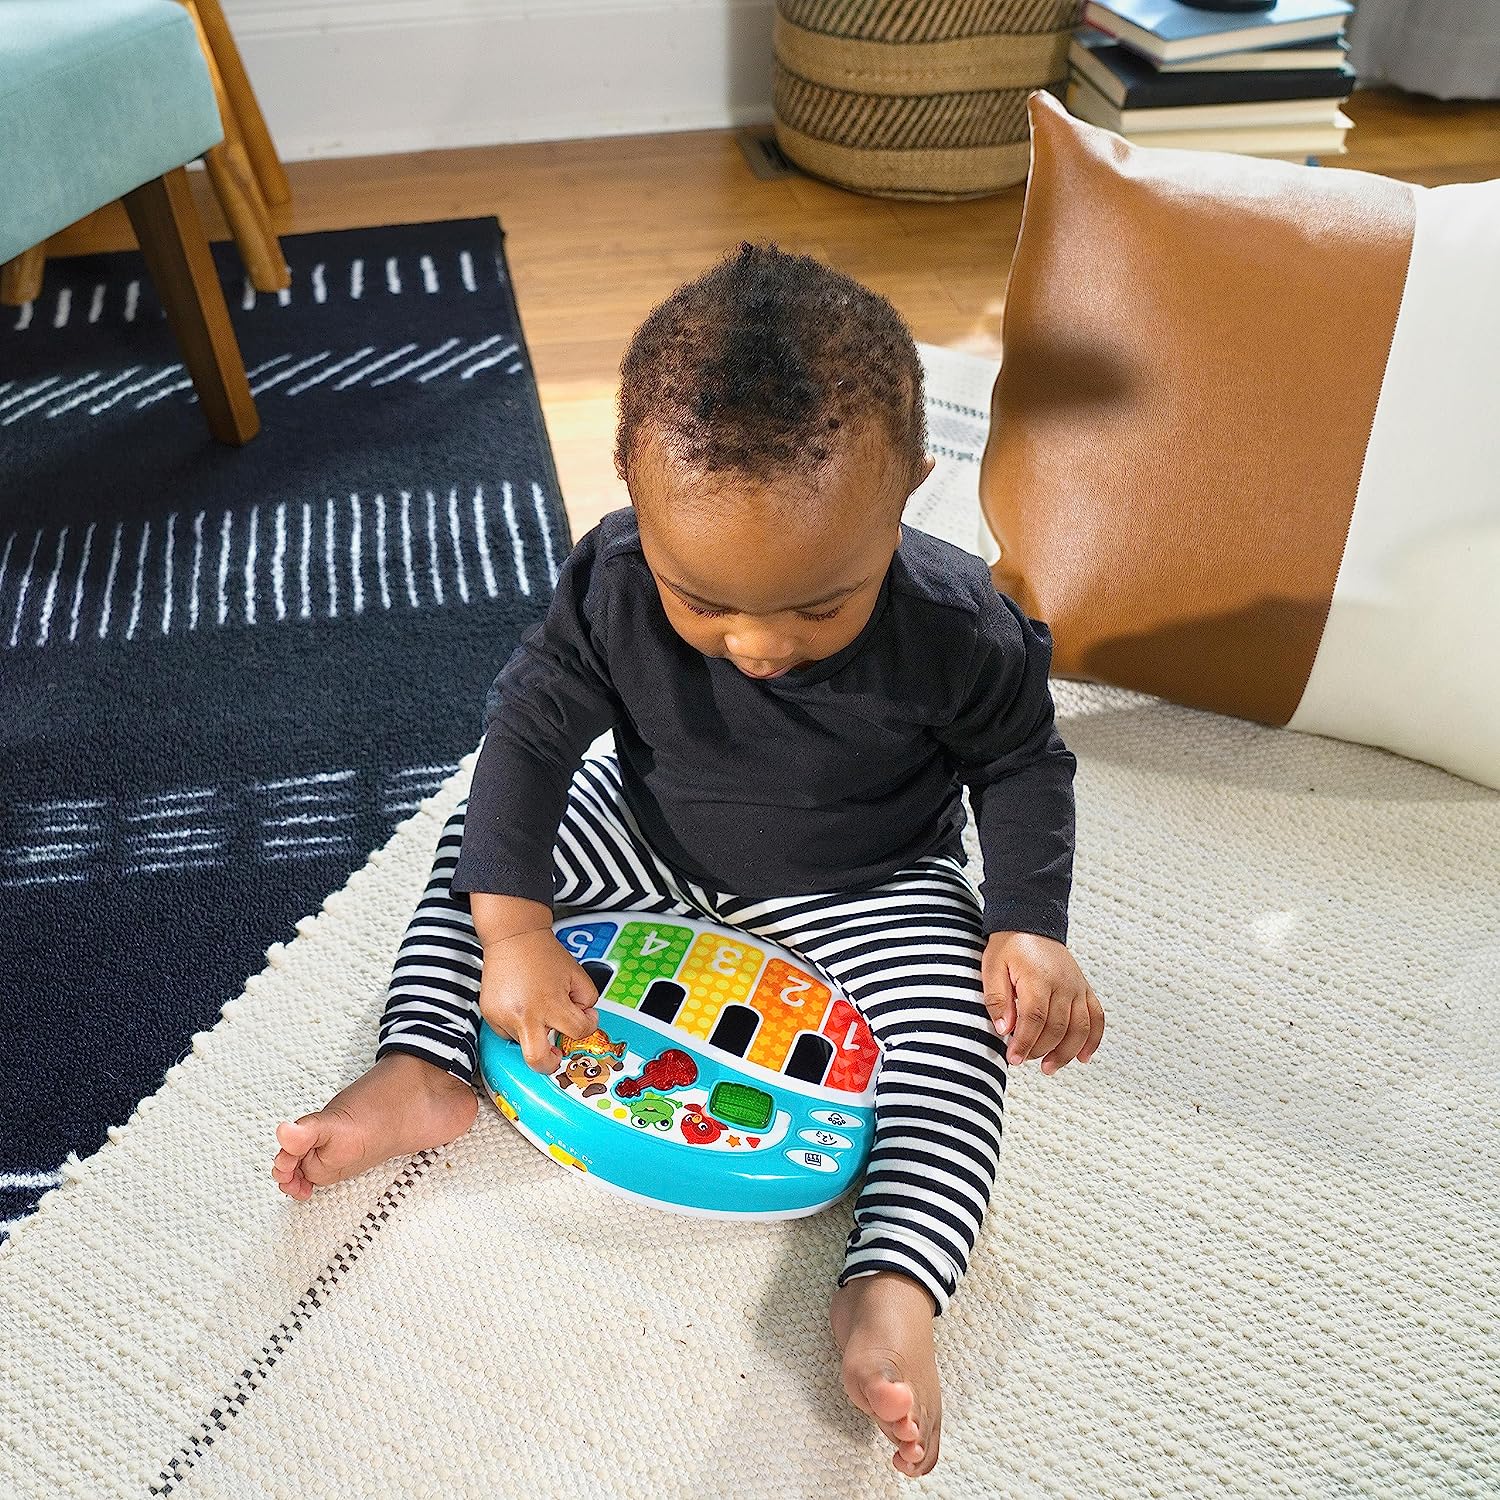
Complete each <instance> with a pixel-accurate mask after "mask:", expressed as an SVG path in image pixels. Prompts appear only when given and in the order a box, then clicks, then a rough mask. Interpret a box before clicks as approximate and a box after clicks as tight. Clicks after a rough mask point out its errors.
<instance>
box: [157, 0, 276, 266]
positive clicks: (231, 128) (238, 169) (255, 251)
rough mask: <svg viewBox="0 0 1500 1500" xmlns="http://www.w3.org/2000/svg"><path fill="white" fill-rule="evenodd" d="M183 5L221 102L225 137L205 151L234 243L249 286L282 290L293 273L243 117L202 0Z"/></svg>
mask: <svg viewBox="0 0 1500 1500" xmlns="http://www.w3.org/2000/svg"><path fill="white" fill-rule="evenodd" d="M183 4H184V5H185V6H186V7H187V11H188V14H189V15H190V16H192V18H193V24H194V25H195V26H196V27H197V28H198V44H199V46H200V47H201V48H202V50H203V60H204V62H206V63H207V64H208V74H209V77H210V78H211V79H212V80H213V85H214V94H215V96H216V97H217V99H218V101H219V118H220V119H221V120H222V121H223V123H224V139H223V141H222V143H221V144H219V145H217V146H214V147H212V148H210V149H209V150H208V151H207V152H206V153H205V154H204V158H203V161H204V165H205V166H206V167H207V168H208V176H209V180H210V181H211V182H212V183H213V186H214V192H215V193H216V194H217V195H218V199H219V205H220V207H221V208H223V210H224V217H225V218H226V219H228V220H229V228H230V231H231V233H233V235H234V240H235V243H236V244H237V245H238V246H239V247H240V255H241V256H242V257H243V259H244V262H245V269H246V271H248V272H249V274H250V284H251V286H253V287H254V288H255V290H256V291H258V292H278V291H280V290H281V289H282V288H283V287H288V286H290V285H291V284H292V274H291V272H290V271H289V270H287V264H286V258H285V257H284V256H283V255H282V253H281V242H280V241H279V240H278V239H277V238H276V231H275V229H274V228H273V227H272V225H271V211H270V210H269V209H268V208H267V207H266V200H265V198H264V196H263V195H262V194H261V190H260V184H259V183H258V182H257V181H256V180H255V171H254V169H253V168H252V167H251V165H250V157H249V155H248V153H247V152H246V150H245V143H244V141H243V140H242V139H241V138H240V125H239V118H238V116H237V115H236V114H235V111H234V107H233V105H232V104H231V103H230V101H229V94H228V92H227V90H226V89H225V87H224V80H223V78H222V77H221V76H220V75H219V68H218V64H217V63H216V62H215V60H214V53H213V48H212V47H211V46H210V45H209V41H208V36H207V33H206V31H205V30H204V24H203V17H202V15H201V14H200V12H199V8H198V0H183Z"/></svg>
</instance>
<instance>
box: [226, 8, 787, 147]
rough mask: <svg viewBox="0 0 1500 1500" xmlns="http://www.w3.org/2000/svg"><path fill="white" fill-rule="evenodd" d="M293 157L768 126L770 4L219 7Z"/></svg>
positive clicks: (278, 139) (277, 135)
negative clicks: (753, 124) (759, 123)
mask: <svg viewBox="0 0 1500 1500" xmlns="http://www.w3.org/2000/svg"><path fill="white" fill-rule="evenodd" d="M224 8H225V11H226V13H227V15H228V17H229V21H230V25H231V26H232V27H233V29H234V32H235V35H236V37H237V38H238V39H239V44H240V50H241V52H242V53H243V54H244V57H245V64H246V66H247V68H248V69H249V71H250V76H251V79H252V81H253V82H254V84H255V89H256V92H257V94H258V95H259V97H260V101H261V107H262V108H263V109H264V111H265V113H266V118H267V120H268V121H269V123H270V126H271V131H272V134H273V135H274V136H275V138H276V143H277V146H278V148H279V150H280V151H281V154H282V155H283V157H285V158H286V159H288V160H299V159H303V158H306V157H314V156H351V155H361V154H366V153H379V152H386V151H414V150H422V149H426V148H429V147H437V146H474V145H483V144H487V143H493V142H500V141H534V140H563V139H569V138H574V137H579V136H593V135H621V134H631V133H636V132H646V131H661V130H693V129H702V128H706V127H712V126H727V125H742V124H747V123H750V122H752V121H757V120H767V119H769V118H770V115H771V104H770V97H771V93H770V76H769V75H770V66H771V14H772V0H225V6H224Z"/></svg>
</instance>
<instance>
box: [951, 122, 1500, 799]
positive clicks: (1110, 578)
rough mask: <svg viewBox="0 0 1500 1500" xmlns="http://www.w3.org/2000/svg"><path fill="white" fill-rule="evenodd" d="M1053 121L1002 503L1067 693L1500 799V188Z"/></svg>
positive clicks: (993, 488)
mask: <svg viewBox="0 0 1500 1500" xmlns="http://www.w3.org/2000/svg"><path fill="white" fill-rule="evenodd" d="M1029 108H1030V115H1031V126H1032V141H1031V153H1032V154H1031V177H1030V181H1029V184H1028V187H1027V192H1026V204H1025V211H1024V215H1023V219H1022V225H1021V236H1020V241H1019V244H1018V246H1017V249H1016V255H1015V260H1014V263H1013V266H1012V270H1011V276H1010V283H1009V288H1008V291H1007V294H1006V305H1005V322H1004V333H1003V339H1004V358H1003V364H1002V366H1001V371H1000V376H999V379H998V380H997V382H996V385H995V391H994V400H993V409H992V426H991V431H990V438H989V443H988V447H987V449H986V452H985V455H984V464H983V469H982V473H981V479H980V489H981V496H982V500H983V505H984V511H985V516H986V519H987V520H988V522H989V524H990V527H991V529H992V530H993V531H994V533H995V538H996V540H997V542H998V543H999V546H1000V549H1001V555H1000V560H999V562H997V563H996V565H995V580H996V583H997V584H998V585H999V586H1000V587H1001V588H1002V589H1004V590H1005V591H1006V592H1007V593H1009V594H1010V595H1011V596H1012V597H1013V598H1015V599H1016V600H1017V601H1018V602H1019V603H1020V604H1021V605H1022V606H1023V608H1025V609H1026V610H1027V611H1028V612H1029V613H1031V614H1033V615H1035V616H1037V617H1039V618H1041V619H1044V620H1046V621H1048V622H1049V624H1050V625H1051V627H1052V630H1053V635H1054V638H1055V642H1056V652H1055V657H1054V670H1055V671H1056V672H1058V674H1059V675H1062V676H1076V677H1087V678H1092V679H1095V680H1099V681H1105V682H1112V683H1117V684H1120V685H1122V686H1126V687H1133V688H1138V689H1141V690H1144V691H1147V692H1151V693H1156V694H1159V695H1161V696H1163V697H1167V698H1171V699H1174V700H1176V701H1178V702H1181V703H1187V704H1191V705H1195V706H1197V707H1202V708H1210V709H1216V710H1219V711H1221V712H1224V713H1233V714H1238V715H1241V716H1243V717H1247V718H1253V719H1259V720H1262V721H1263V722H1266V723H1270V724H1287V725H1290V726H1291V727H1292V728H1297V729H1310V730H1314V731H1317V732H1320V733H1325V734H1332V735H1336V736H1339V737H1342V738H1347V739H1357V740H1363V741H1367V742H1369V743H1373V744H1379V745H1385V746H1387V747H1389V748H1392V749H1395V750H1398V751H1401V752H1402V753H1404V754H1408V755H1412V756H1416V757H1418V758H1420V759H1424V760H1431V761H1433V762H1435V763H1436V764H1439V765H1443V766H1446V767H1448V768H1449V769H1452V770H1456V771H1458V772H1459V773H1460V774H1463V775H1466V776H1469V777H1472V778H1473V779H1475V780H1479V781H1484V782H1487V783H1489V784H1491V785H1500V588H1497V584H1496V580H1497V579H1500V297H1497V296H1496V295H1495V292H1494V267H1495V266H1497V265H1500V182H1495V183H1482V184H1467V185H1462V186H1456V187H1444V188H1435V189H1425V188H1419V187H1412V186H1410V185H1408V184H1406V183H1400V182H1395V181H1391V180H1389V179H1386V178H1382V177H1374V176H1370V175H1368V174H1365V173H1359V172H1348V171H1342V170H1336V169H1329V168H1311V167H1301V166H1293V165H1290V164H1287V163H1282V162H1275V161H1257V160H1254V159H1252V158H1248V157H1234V156H1227V155H1220V154H1218V153H1210V152H1191V151H1170V150H1151V149H1141V148H1138V147H1135V146H1132V145H1130V144H1127V143H1126V142H1125V141H1123V140H1121V139H1120V138H1119V137H1118V136H1115V135H1112V134H1111V133H1109V132H1107V131H1103V130H1097V129H1095V128H1094V127H1092V126H1089V125H1085V124H1083V123H1081V122H1080V121H1077V120H1074V119H1072V118H1071V117H1070V116H1069V115H1067V114H1066V113H1065V112H1064V111H1063V109H1062V108H1061V106H1060V105H1059V104H1058V103H1057V102H1056V100H1054V99H1053V98H1052V97H1051V96H1050V95H1047V94H1036V95H1033V96H1032V98H1031V101H1030V106H1029Z"/></svg>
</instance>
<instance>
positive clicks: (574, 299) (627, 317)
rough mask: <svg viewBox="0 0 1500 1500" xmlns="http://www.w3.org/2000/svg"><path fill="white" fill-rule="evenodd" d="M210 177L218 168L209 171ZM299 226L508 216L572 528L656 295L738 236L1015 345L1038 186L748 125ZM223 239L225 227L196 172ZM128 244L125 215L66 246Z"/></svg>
mask: <svg viewBox="0 0 1500 1500" xmlns="http://www.w3.org/2000/svg"><path fill="white" fill-rule="evenodd" d="M1349 113H1350V114H1351V115H1352V116H1353V118H1354V120H1355V121H1356V124H1357V127H1358V128H1357V129H1356V130H1355V131H1354V132H1353V133H1352V135H1351V136H1350V151H1349V154H1348V155H1347V156H1346V157H1343V158H1341V159H1340V161H1339V163H1338V165H1339V166H1341V167H1354V168H1360V169H1363V170H1365V171H1373V172H1382V173H1386V174H1388V175H1390V176H1394V177H1400V178H1403V179H1405V180H1407V181H1410V182H1417V183H1422V184H1424V185H1428V186H1432V185H1436V184H1438V183H1444V182H1465V181H1479V180H1483V179H1486V178H1489V177H1494V176H1497V175H1500V104H1443V103H1437V102H1434V101H1432V100H1426V99H1418V98H1414V97H1412V96H1408V95H1402V94H1398V93H1394V92H1387V91H1384V90H1366V91H1361V92H1360V93H1358V94H1356V95H1355V96H1354V99H1353V100H1352V101H1351V104H1350V106H1349ZM192 175H193V177H194V178H195V179H201V177H202V174H201V173H194V174H192ZM288 175H289V176H290V178H291V183H292V193H293V197H292V202H291V204H290V206H289V207H287V208H284V209H276V210H273V214H274V217H275V218H276V221H277V228H278V229H279V230H280V231H281V232H283V233H295V232H299V231H305V230H314V229H334V228H348V227H353V226H357V225H363V224H379V223H397V222H403V221H419V220H429V219H442V218H456V217H463V216H470V215H478V214H495V215H498V217H499V219H500V221H501V223H502V224H503V225H504V226H505V230H506V254H507V256H508V257H509V260H510V265H511V269H512V272H513V274H514V277H515V283H516V289H517V294H518V297H519V299H520V304H521V316H522V319H523V321H524V324H525V328H526V336H527V340H528V342H529V344H530V346H531V352H532V357H533V360H534V362H535V366H536V371H537V376H538V381H539V384H540V388H541V397H542V405H543V408H544V410H545V412H546V417H547V426H548V429H549V431H550V433H551V436H552V442H553V446H554V448H555V450H556V454H557V464H558V471H559V476H560V479H561V482H562V490H563V496H564V498H565V499H566V501H567V505H568V511H569V515H570V517H571V518H572V523H573V527H574V531H575V533H581V532H582V531H584V530H586V529H587V528H588V527H589V526H591V525H592V524H593V522H594V521H595V519H597V517H598V516H599V515H601V514H602V513H603V512H604V511H606V510H608V509H611V508H612V507H614V506H616V505H618V504H620V503H622V501H623V499H624V487H623V486H622V485H621V484H620V482H619V480H618V479H617V478H616V477H615V474H614V469H613V465H612V463H611V459H610V451H611V447H612V442H613V426H614V411H613V404H614V382H615V371H616V368H617V366H618V363H619V359H620V355H621V353H622V352H623V350H624V347H625V341H626V340H627V338H628V337H629V335H630V333H631V330H632V329H633V328H634V327H635V326H636V324H637V323H638V322H639V321H640V320H641V318H642V317H644V316H645V314H646V313H647V311H649V309H650V308H651V307H652V305H653V304H654V303H656V302H657V301H659V300H660V299H661V298H662V297H664V296H666V295H667V293H668V292H670V291H671V289H672V288H673V287H674V286H676V285H677V284H678V283H679V282H681V281H683V280H686V279H687V278H688V277H690V276H693V275H695V274H696V273H697V272H698V271H700V270H702V269H703V268H704V267H706V266H707V265H708V264H709V263H710V262H712V261H713V260H714V259H715V258H716V257H717V256H719V255H720V254H722V253H723V252H724V251H726V250H728V249H731V248H733V246H734V245H736V244H737V243H738V242H739V241H740V240H741V239H773V240H775V241H776V242H777V243H778V244H780V245H782V246H783V247H784V248H786V249H789V250H798V251H803V252H806V253H807V254H810V255H816V256H818V257H819V258H820V259H822V260H825V261H827V262H828V263H829V264H831V265H835V266H838V267H839V268H840V269H841V270H844V271H847V272H848V273H849V274H850V275H852V276H856V277H858V278H859V279H860V280H861V281H863V282H865V283H867V284H868V285H870V286H872V287H874V288H875V289H876V290H878V291H880V292H882V293H883V294H884V295H885V296H887V297H889V298H890V299H891V301H892V302H893V303H895V305H896V306H897V307H898V308H899V309H900V311H901V312H902V314H903V315H904V316H905V318H906V319H907V321H908V322H909V323H910V325H911V327H912V329H913V331H914V332H915V334H916V336H917V337H918V338H919V339H922V340H925V341H927V342H929V343H935V344H946V345H949V346H951V347H954V348H962V349H970V350H974V351H977V352H981V353H997V352H998V349H999V332H1000V311H1001V307H1002V302H1003V291H1004V286H1005V277H1006V272H1007V270H1008V269H1009V266H1010V257H1011V251H1012V249H1013V247H1014V244H1015V237H1016V231H1017V229H1018V227H1019V224H1020V217H1021V189H1020V188H1014V189H1012V190H1010V191H1009V192H1006V193H1003V194H1000V195H998V196H996V197H993V198H986V199H981V200H977V201H974V202H969V203H953V204H932V203H896V202H886V201H884V200H881V199H874V198H862V197H859V196H857V195H856V194H853V193H846V192H843V191H841V190H840V189H838V188H834V187H830V186H828V185H827V184H825V183H820V182H815V181H813V180H811V179H809V178H804V177H789V178H780V179H773V180H769V181H762V180H758V179H757V178H756V177H755V176H754V175H753V174H752V173H751V171H750V169H749V167H748V166H747V165H746V163H745V160H744V158H743V156H742V155H741V152H740V149H739V146H738V144H737V143H736V140H735V137H734V134H733V132H731V131H696V132H689V133H683V134H673V135H657V136H631V137H607V138H604V139H600V140H591V141H556V142H544V143H539V144H532V145H517V146H490V147H480V148H475V149H471V150H462V151H434V152H424V153H420V154H413V155H406V156H383V157H364V158H353V159H344V160H337V161H319V162H302V163H298V164H295V165H293V166H291V167H290V168H289V169H288ZM194 186H195V190H196V191H197V194H198V199H199V204H200V207H201V208H202V209H203V213H204V218H205V221H206V223H207V224H208V226H209V233H210V235H211V236H213V237H214V238H220V237H223V236H225V235H226V233H227V230H226V228H225V225H224V222H223V219H222V217H221V216H220V214H219V213H218V210H217V207H216V205H215V204H214V203H213V200H212V197H211V195H210V194H209V193H208V191H207V184H206V183H205V182H203V181H201V180H199V181H195V184H194ZM130 243H131V236H130V229H129V225H128V223H127V222H126V220H125V215H124V213H123V211H122V210H120V208H119V206H118V205H114V206H112V207H111V208H110V209H109V210H105V211H102V212H100V213H99V214H96V215H94V216H92V217H91V218H90V219H88V220H85V221H84V222H83V223H82V224H80V225H76V226H74V228H72V229H70V230H68V231H66V232H65V233H64V234H62V235H60V236H58V237H57V238H56V239H54V240H53V242H52V245H51V250H50V253H52V254H69V253H78V252H81V251H85V250H98V249H115V248H119V247H121V246H124V245H129V244H130Z"/></svg>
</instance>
